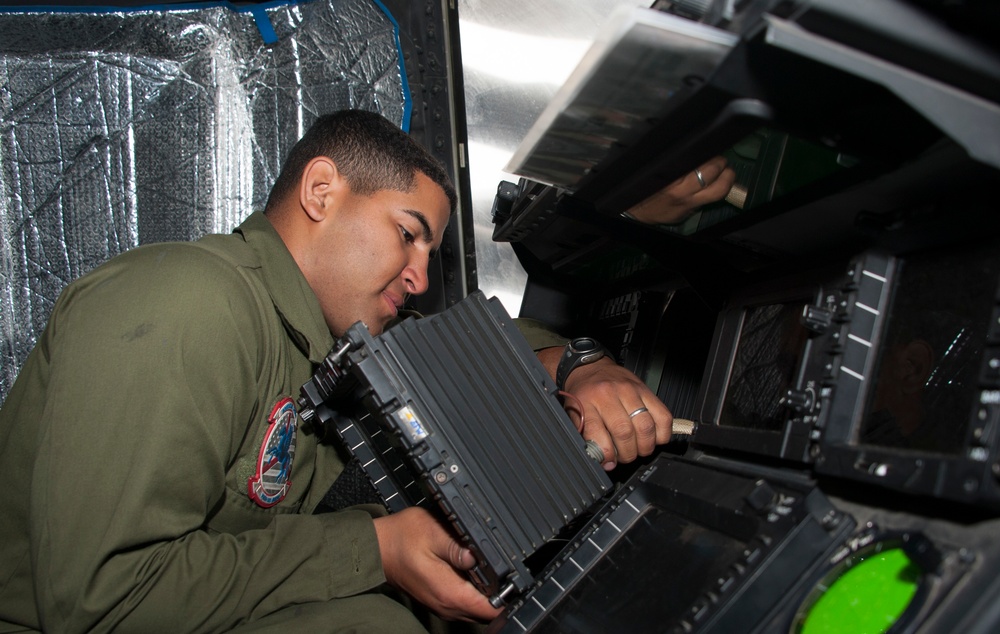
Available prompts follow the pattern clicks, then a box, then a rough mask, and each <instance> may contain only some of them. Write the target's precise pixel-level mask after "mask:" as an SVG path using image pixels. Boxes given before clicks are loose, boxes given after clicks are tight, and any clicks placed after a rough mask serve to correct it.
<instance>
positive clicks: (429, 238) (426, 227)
mask: <svg viewBox="0 0 1000 634" xmlns="http://www.w3.org/2000/svg"><path fill="white" fill-rule="evenodd" d="M403 211H405V212H406V213H408V214H410V215H411V216H413V217H414V218H416V220H417V222H419V223H420V226H421V227H422V228H423V231H422V232H421V236H420V237H421V238H423V240H424V242H426V243H427V244H434V231H433V230H432V229H431V224H430V223H429V222H427V216H425V215H424V214H423V212H420V211H417V210H416V209H404V210H403ZM435 251H436V250H435Z"/></svg>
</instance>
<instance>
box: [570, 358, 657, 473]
mask: <svg viewBox="0 0 1000 634" xmlns="http://www.w3.org/2000/svg"><path fill="white" fill-rule="evenodd" d="M567 389H568V390H569V391H570V392H572V393H573V394H574V395H575V397H576V400H577V401H578V402H579V404H582V408H583V429H582V433H583V437H584V438H586V439H587V440H593V441H594V442H595V443H597V445H598V446H599V447H600V448H601V449H602V451H603V452H604V459H605V462H604V465H605V468H606V469H611V468H614V466H615V465H617V464H618V463H622V462H631V461H633V460H635V459H636V458H637V457H639V456H648V455H650V454H651V453H653V451H654V449H655V448H656V445H658V444H664V443H666V442H667V441H669V440H670V433H671V427H672V424H673V416H672V415H671V413H670V410H669V409H667V406H666V405H664V404H663V403H662V402H661V401H660V400H659V399H658V398H657V397H656V395H655V394H653V392H652V391H650V389H649V388H648V387H647V386H646V384H645V383H643V382H642V381H641V380H639V378H638V377H637V376H635V374H633V373H632V372H630V371H629V370H627V369H625V368H623V367H621V366H619V365H617V364H615V363H614V362H613V361H610V360H609V361H608V362H607V363H604V362H602V361H599V362H597V363H594V364H591V365H589V366H584V367H582V368H578V369H577V370H575V371H574V372H573V374H571V375H570V381H567ZM579 406H580V405H575V406H574V407H573V408H571V410H573V409H575V408H576V407H579ZM571 417H572V418H574V422H575V421H576V418H575V416H574V414H573V413H572V412H571Z"/></svg>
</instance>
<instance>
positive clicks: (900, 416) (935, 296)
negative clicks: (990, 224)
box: [857, 248, 1000, 454]
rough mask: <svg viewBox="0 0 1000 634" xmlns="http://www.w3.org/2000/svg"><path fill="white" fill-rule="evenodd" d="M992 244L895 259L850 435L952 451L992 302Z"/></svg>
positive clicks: (958, 441) (961, 438)
mask: <svg viewBox="0 0 1000 634" xmlns="http://www.w3.org/2000/svg"><path fill="white" fill-rule="evenodd" d="M998 272H1000V258H998V257H997V252H996V249H995V248H988V249H979V250H972V251H968V250H963V251H962V252H953V253H931V254H926V255H921V257H919V258H913V259H903V260H902V261H901V262H900V263H899V269H898V270H897V273H896V282H895V284H894V285H893V295H892V299H891V304H890V309H889V313H888V316H887V322H886V326H885V329H884V331H883V333H884V334H883V336H882V338H881V341H880V343H879V351H878V357H877V359H876V365H875V368H874V373H873V376H874V377H875V381H874V388H873V389H872V390H870V393H869V394H868V395H867V400H866V407H865V412H864V416H863V418H862V420H861V424H860V426H859V430H858V435H857V442H858V443H859V444H863V445H875V446H880V447H889V448H898V449H913V450H919V451H924V452H933V453H943V454H957V453H958V452H960V451H961V450H962V448H963V447H964V446H965V442H966V438H965V437H966V433H967V431H968V424H969V419H970V415H971V413H972V407H973V403H974V402H975V401H976V391H977V389H978V387H979V385H978V382H979V372H980V366H981V363H982V351H983V349H984V348H985V346H986V339H987V331H988V328H989V324H990V319H991V315H992V313H993V310H994V307H995V306H996V297H997V275H998Z"/></svg>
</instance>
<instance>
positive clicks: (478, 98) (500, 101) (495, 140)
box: [458, 0, 650, 315]
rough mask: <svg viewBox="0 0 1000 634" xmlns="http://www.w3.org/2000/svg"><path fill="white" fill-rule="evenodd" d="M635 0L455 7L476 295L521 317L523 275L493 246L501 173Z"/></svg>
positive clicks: (476, 1) (488, 0) (505, 248)
mask: <svg viewBox="0 0 1000 634" xmlns="http://www.w3.org/2000/svg"><path fill="white" fill-rule="evenodd" d="M649 4H650V3H649V2H637V1H635V0H552V1H549V2H531V1H530V0H509V1H507V2H497V1H496V0H459V6H458V8H459V11H458V13H459V29H460V34H461V47H462V66H463V76H464V80H465V102H466V104H465V107H466V116H467V121H468V142H469V147H468V160H469V175H470V176H469V178H470V184H471V195H472V207H473V213H474V218H475V238H476V258H477V263H476V264H477V268H478V279H479V288H480V289H481V290H482V291H483V292H484V293H486V295H487V296H493V295H495V296H496V297H498V298H499V299H500V300H501V301H502V302H503V304H504V307H505V308H506V309H507V311H508V312H509V313H510V314H512V315H516V314H518V312H519V311H520V307H521V297H522V295H523V293H524V286H525V283H526V281H527V274H526V273H525V272H524V269H523V268H522V267H521V265H520V263H519V262H518V261H517V258H516V256H515V255H514V252H513V250H512V249H511V246H510V245H509V244H506V243H495V242H493V241H492V238H491V236H492V234H493V224H492V220H491V218H490V211H491V209H492V206H493V196H494V194H495V193H496V188H497V184H498V183H499V182H500V181H501V180H514V181H516V180H517V178H516V177H515V176H513V175H511V174H508V173H506V172H504V171H503V168H504V166H505V165H506V164H507V161H508V160H509V159H510V157H511V155H512V154H513V153H514V150H515V149H516V148H517V146H518V144H520V142H521V140H522V139H523V138H524V136H525V134H527V132H528V130H529V128H530V127H531V125H532V123H534V121H535V119H537V118H538V115H539V114H541V112H542V110H543V109H544V108H545V106H546V105H547V104H548V102H549V100H550V99H551V98H552V97H553V96H554V95H555V93H556V91H557V90H558V89H559V87H560V86H561V85H562V84H563V82H564V81H565V80H566V78H567V77H569V75H570V73H571V72H572V70H573V68H574V67H575V66H576V64H577V62H579V61H580V59H581V58H582V57H583V55H584V53H585V52H586V51H587V48H588V47H589V46H590V44H591V42H592V40H593V37H594V35H595V34H596V32H597V31H598V29H599V28H600V26H601V25H602V24H603V23H604V21H605V20H607V19H608V17H609V16H610V14H611V13H612V12H613V10H614V9H615V8H616V7H618V6H620V5H629V6H649Z"/></svg>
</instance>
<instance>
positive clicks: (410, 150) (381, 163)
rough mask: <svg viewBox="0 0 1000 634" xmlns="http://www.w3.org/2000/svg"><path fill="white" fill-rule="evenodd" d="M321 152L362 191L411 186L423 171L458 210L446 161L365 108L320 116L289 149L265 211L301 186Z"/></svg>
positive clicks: (452, 207)
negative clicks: (310, 164) (312, 162)
mask: <svg viewBox="0 0 1000 634" xmlns="http://www.w3.org/2000/svg"><path fill="white" fill-rule="evenodd" d="M317 156H326V157H329V158H330V159H332V160H333V162H334V163H336V165H337V169H338V170H339V171H340V173H341V174H342V175H343V176H344V178H345V179H346V180H347V183H348V184H349V185H350V186H351V190H352V191H354V192H355V193H357V194H361V195H362V196H369V195H371V194H374V193H375V192H377V191H381V190H383V189H391V190H395V191H411V190H412V189H413V187H414V183H415V181H416V175H417V172H421V173H423V174H425V175H426V176H427V177H428V178H430V179H431V180H432V181H434V182H435V183H437V184H438V185H439V186H440V187H441V189H443V190H444V193H445V195H447V196H448V204H449V206H450V208H451V211H452V212H453V213H454V211H455V207H456V205H457V201H458V196H457V194H456V193H455V186H454V185H453V184H452V182H451V178H450V177H449V176H448V172H447V171H446V170H445V168H444V166H443V165H442V164H441V162H440V161H438V160H437V159H435V158H434V157H433V156H431V155H430V153H429V152H428V151H427V150H426V149H424V147H423V146H421V145H420V144H419V143H417V142H416V141H415V140H414V139H413V138H411V137H410V136H409V135H408V134H406V133H405V132H403V130H402V129H400V128H399V127H398V126H396V125H395V124H393V123H392V122H391V121H389V120H388V119H386V118H385V117H383V116H382V115H380V114H377V113H374V112H368V111H366V110H340V111H337V112H333V113H330V114H326V115H322V116H320V117H319V118H318V119H317V120H316V121H315V122H314V123H313V124H312V126H310V127H309V130H308V131H306V133H305V135H304V136H303V137H302V138H301V139H299V141H298V143H296V144H295V145H294V146H293V147H292V150H291V152H289V153H288V157H287V158H286V159H285V164H284V165H283V166H282V168H281V173H280V174H278V179H277V180H276V181H275V183H274V186H273V187H272V188H271V193H270V195H269V196H268V199H267V207H266V208H265V211H270V210H271V209H272V208H274V207H275V206H277V204H278V203H279V202H280V201H282V200H284V198H285V196H287V195H289V194H290V193H291V192H292V191H293V190H294V189H295V188H296V187H297V186H298V183H299V179H300V178H301V177H302V172H303V171H304V170H305V167H306V165H307V164H308V163H309V161H311V160H313V159H314V158H316V157H317Z"/></svg>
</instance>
